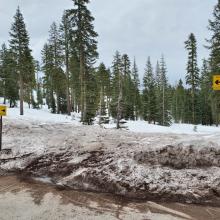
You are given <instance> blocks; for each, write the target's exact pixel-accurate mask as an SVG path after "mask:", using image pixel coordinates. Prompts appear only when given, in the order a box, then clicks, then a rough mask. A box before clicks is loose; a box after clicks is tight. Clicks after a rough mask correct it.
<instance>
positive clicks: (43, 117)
mask: <svg viewBox="0 0 220 220" xmlns="http://www.w3.org/2000/svg"><path fill="white" fill-rule="evenodd" d="M24 111H25V115H24V116H20V114H19V108H8V116H7V118H9V119H20V120H26V121H38V122H41V123H69V124H73V125H78V126H80V125H81V124H80V114H79V113H72V116H67V115H61V114H60V115H58V114H52V113H50V111H49V110H48V108H47V107H46V106H43V108H42V109H40V110H37V109H29V108H28V107H27V105H26V107H25V110H24ZM103 126H104V127H105V128H106V129H113V128H115V127H116V124H115V123H111V124H107V125H103ZM126 126H127V129H128V130H129V131H132V132H136V133H164V134H166V133H173V134H213V133H214V134H215V133H218V132H219V133H220V127H215V126H202V125H197V129H196V131H194V125H191V124H175V123H174V124H172V125H171V126H170V127H164V126H159V125H154V124H148V123H147V122H146V121H141V120H139V121H127V123H126Z"/></svg>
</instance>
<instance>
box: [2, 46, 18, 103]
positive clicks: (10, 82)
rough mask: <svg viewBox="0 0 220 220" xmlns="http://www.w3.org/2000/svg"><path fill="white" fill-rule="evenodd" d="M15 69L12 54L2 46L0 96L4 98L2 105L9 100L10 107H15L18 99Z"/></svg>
mask: <svg viewBox="0 0 220 220" xmlns="http://www.w3.org/2000/svg"><path fill="white" fill-rule="evenodd" d="M15 68H16V63H15V60H14V57H13V53H12V52H11V50H9V49H7V47H6V45H5V44H3V45H2V48H1V50H0V88H1V89H0V94H1V95H2V96H3V97H4V103H6V99H7V100H9V103H10V107H15V106H16V101H17V100H18V99H19V91H18V84H17V75H16V73H15V71H14V69H15Z"/></svg>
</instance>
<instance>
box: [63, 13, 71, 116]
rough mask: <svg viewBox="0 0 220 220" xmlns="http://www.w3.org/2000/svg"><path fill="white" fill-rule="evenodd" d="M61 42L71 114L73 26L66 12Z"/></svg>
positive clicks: (67, 97)
mask: <svg viewBox="0 0 220 220" xmlns="http://www.w3.org/2000/svg"><path fill="white" fill-rule="evenodd" d="M60 32H61V34H60V35H61V36H60V40H61V47H62V50H63V56H64V59H63V60H64V65H65V76H66V100H67V113H68V115H70V114H71V109H72V107H71V100H70V61H71V60H70V59H71V46H72V45H71V43H72V41H71V37H72V34H71V32H72V26H71V23H70V19H69V17H68V15H67V12H66V11H65V12H64V14H63V17H62V23H61V25H60Z"/></svg>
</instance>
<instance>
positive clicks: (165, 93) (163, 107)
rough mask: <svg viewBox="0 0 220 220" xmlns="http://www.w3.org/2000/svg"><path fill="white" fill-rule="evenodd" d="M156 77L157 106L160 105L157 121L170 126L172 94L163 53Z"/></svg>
mask: <svg viewBox="0 0 220 220" xmlns="http://www.w3.org/2000/svg"><path fill="white" fill-rule="evenodd" d="M157 68H158V69H157V71H159V72H158V73H157V72H156V79H157V80H158V82H157V83H156V85H157V92H156V94H157V106H158V117H157V121H158V123H159V124H160V125H163V126H169V125H170V124H171V115H170V96H169V85H168V79H167V76H166V73H167V69H166V63H165V59H164V56H163V55H162V57H161V61H160V64H159V67H157Z"/></svg>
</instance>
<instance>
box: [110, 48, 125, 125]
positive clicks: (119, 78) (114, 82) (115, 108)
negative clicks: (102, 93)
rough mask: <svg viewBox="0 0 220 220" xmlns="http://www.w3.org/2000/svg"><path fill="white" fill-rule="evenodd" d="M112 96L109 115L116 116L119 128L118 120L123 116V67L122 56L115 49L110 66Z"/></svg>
mask: <svg viewBox="0 0 220 220" xmlns="http://www.w3.org/2000/svg"><path fill="white" fill-rule="evenodd" d="M111 87H112V98H111V115H112V116H113V117H114V118H116V122H117V129H119V128H120V120H121V119H122V118H123V113H124V111H125V108H124V100H123V99H124V94H123V69H122V57H121V55H120V53H119V52H118V51H116V53H115V56H114V60H113V66H112V79H111Z"/></svg>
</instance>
